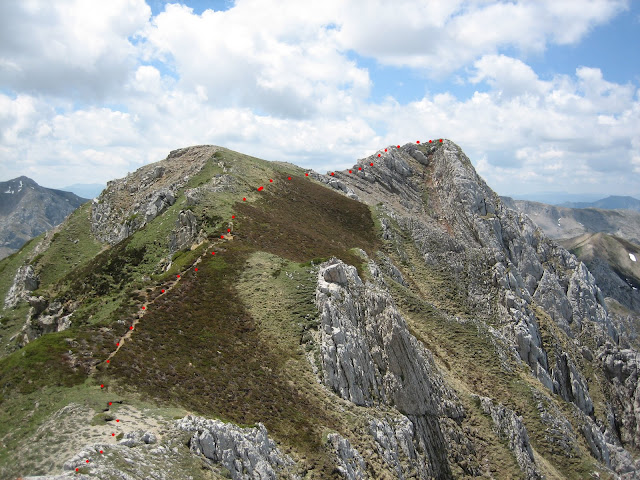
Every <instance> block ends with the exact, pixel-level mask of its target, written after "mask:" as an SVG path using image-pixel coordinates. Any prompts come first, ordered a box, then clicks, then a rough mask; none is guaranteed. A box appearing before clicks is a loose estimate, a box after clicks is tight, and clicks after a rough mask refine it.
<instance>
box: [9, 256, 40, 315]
mask: <svg viewBox="0 0 640 480" xmlns="http://www.w3.org/2000/svg"><path fill="white" fill-rule="evenodd" d="M39 283H40V281H39V280H38V277H37V275H36V274H35V271H34V270H33V267H32V266H31V265H24V266H22V267H20V268H18V271H17V272H16V275H15V277H14V278H13V283H12V284H11V288H10V289H9V293H7V296H6V297H5V298H4V308H13V307H15V306H16V305H17V304H18V302H19V301H21V300H25V299H26V298H27V297H28V292H32V291H34V290H36V289H37V288H38V285H39Z"/></svg>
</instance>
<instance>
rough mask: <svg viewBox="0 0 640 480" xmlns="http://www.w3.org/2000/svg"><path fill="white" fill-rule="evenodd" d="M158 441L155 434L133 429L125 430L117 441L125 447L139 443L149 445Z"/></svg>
mask: <svg viewBox="0 0 640 480" xmlns="http://www.w3.org/2000/svg"><path fill="white" fill-rule="evenodd" d="M157 441H158V439H157V438H156V436H155V435H154V434H153V433H151V432H145V431H144V430H134V431H132V432H127V433H125V434H124V437H123V439H122V440H120V441H119V442H118V443H119V444H120V445H124V446H125V447H129V448H131V447H137V446H139V445H143V444H146V445H150V444H154V443H156V442H157Z"/></svg>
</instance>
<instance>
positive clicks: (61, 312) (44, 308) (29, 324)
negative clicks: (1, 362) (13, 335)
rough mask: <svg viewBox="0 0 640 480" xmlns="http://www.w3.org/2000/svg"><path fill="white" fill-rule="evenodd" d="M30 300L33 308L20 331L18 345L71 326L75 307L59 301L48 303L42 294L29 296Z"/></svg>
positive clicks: (23, 344) (21, 345)
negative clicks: (66, 305)
mask: <svg viewBox="0 0 640 480" xmlns="http://www.w3.org/2000/svg"><path fill="white" fill-rule="evenodd" d="M28 301H29V304H30V305H31V309H30V310H29V314H28V316H27V321H26V323H25V324H24V327H22V330H21V331H20V335H19V337H20V338H19V339H18V346H20V347H23V346H25V345H26V344H27V343H29V342H31V341H33V340H35V339H36V338H38V337H41V336H42V335H45V334H47V333H53V332H61V331H63V330H66V329H68V328H69V327H70V326H71V317H72V316H73V307H67V308H65V306H64V305H62V303H60V302H57V301H56V302H52V303H50V304H48V303H47V300H46V299H45V298H44V297H42V296H39V297H28Z"/></svg>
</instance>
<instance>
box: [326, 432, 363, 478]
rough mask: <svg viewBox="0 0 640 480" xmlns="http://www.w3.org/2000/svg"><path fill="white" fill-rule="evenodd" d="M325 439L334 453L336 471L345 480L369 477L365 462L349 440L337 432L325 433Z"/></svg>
mask: <svg viewBox="0 0 640 480" xmlns="http://www.w3.org/2000/svg"><path fill="white" fill-rule="evenodd" d="M327 441H328V442H329V444H330V445H331V447H332V448H333V450H334V452H335V454H336V458H337V461H338V462H337V463H338V471H339V472H340V473H341V474H342V476H343V477H344V478H346V479H347V480H365V479H367V478H369V477H368V475H367V464H366V463H365V461H364V460H363V459H362V456H361V455H360V453H359V452H358V450H356V449H355V448H353V447H352V446H351V443H349V440H347V439H346V438H344V437H342V436H340V435H338V434H337V433H330V434H329V435H327Z"/></svg>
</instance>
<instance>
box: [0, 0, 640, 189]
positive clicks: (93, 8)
mask: <svg viewBox="0 0 640 480" xmlns="http://www.w3.org/2000/svg"><path fill="white" fill-rule="evenodd" d="M639 45H640V1H625V0H582V1H578V0H575V1H574V0H562V1H557V0H512V1H495V0H446V1H445V0H394V1H389V0H323V1H322V2H302V1H300V0H235V1H234V0H215V1H204V0H185V1H184V2H182V3H169V2H166V1H161V0H147V1H146V2H145V1H144V0H109V1H107V2H105V1H103V0H99V1H94V0H57V1H56V2H51V1H49V0H20V1H18V0H9V1H2V2H0V181H4V180H9V179H11V178H15V177H18V176H20V175H26V176H28V177H31V178H33V179H34V180H35V181H36V182H38V183H39V184H40V185H43V186H46V187H50V188H62V187H65V186H67V185H71V184H75V183H103V184H104V183H106V182H107V181H108V180H111V179H114V178H120V177H123V176H125V175H127V173H128V172H133V171H135V170H136V169H137V168H139V167H141V166H142V165H145V164H148V163H151V162H156V161H159V160H162V159H164V158H165V157H166V156H167V154H168V153H169V151H171V150H174V149H176V148H181V147H186V146H190V145H201V144H214V145H220V146H223V147H227V148H230V149H232V150H236V151H239V152H242V153H246V154H250V155H253V156H256V157H260V158H264V159H267V160H280V161H287V162H292V163H295V164H296V165H299V166H301V167H304V168H312V169H314V170H316V171H318V172H322V173H324V172H326V171H333V170H341V169H346V168H348V167H349V166H351V165H353V164H354V163H355V161H356V160H357V159H359V158H363V157H366V156H368V155H371V154H373V153H375V152H377V151H378V150H379V149H382V148H385V147H387V146H389V145H396V144H405V143H409V142H410V143H415V142H416V141H417V140H420V141H427V140H429V139H432V138H434V139H435V138H448V139H450V140H452V141H454V142H455V143H457V144H458V145H459V146H460V147H461V148H462V149H463V151H464V152H465V153H466V154H467V156H468V157H469V158H470V160H471V162H472V163H473V165H474V166H475V167H476V169H477V171H478V173H479V174H480V175H481V176H482V177H483V178H484V179H485V180H486V182H487V183H488V184H489V186H490V187H492V188H493V189H494V190H496V191H497V192H498V193H499V194H511V195H514V194H515V195H516V196H520V197H526V196H527V195H534V194H536V193H540V192H567V193H570V194H593V195H596V194H602V196H606V195H609V194H615V195H633V196H636V197H640V54H638V46H639Z"/></svg>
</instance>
